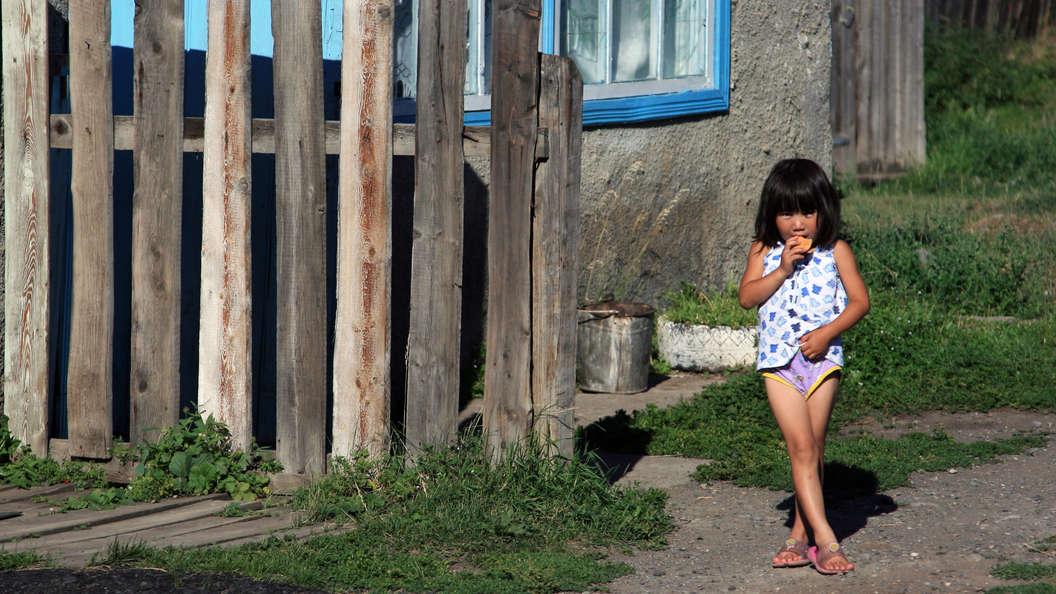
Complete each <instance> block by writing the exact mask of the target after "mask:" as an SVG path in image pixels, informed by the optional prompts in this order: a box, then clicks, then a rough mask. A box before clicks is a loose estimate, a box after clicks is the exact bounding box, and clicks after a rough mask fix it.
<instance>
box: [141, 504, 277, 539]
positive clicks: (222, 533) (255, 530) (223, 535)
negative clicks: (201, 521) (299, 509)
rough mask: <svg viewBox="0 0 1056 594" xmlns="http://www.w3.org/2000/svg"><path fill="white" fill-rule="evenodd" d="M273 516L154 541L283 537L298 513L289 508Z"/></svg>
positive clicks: (163, 537) (164, 537)
mask: <svg viewBox="0 0 1056 594" xmlns="http://www.w3.org/2000/svg"><path fill="white" fill-rule="evenodd" d="M281 509H282V510H283V511H282V512H280V513H277V514H275V515H271V516H260V517H259V518H257V519H255V520H253V521H252V522H240V523H237V524H229V525H226V526H223V527H222V528H218V529H216V530H199V531H196V532H188V533H186V534H181V535H175V536H162V537H160V538H157V539H155V540H153V541H152V544H153V545H154V546H158V547H167V546H170V545H171V546H174V547H188V548H190V547H207V546H212V545H219V544H224V543H229V542H232V541H237V540H241V539H243V538H249V537H253V536H261V535H263V536H264V537H265V538H266V537H267V536H270V535H275V536H279V537H281V536H282V535H283V534H284V533H285V532H284V531H286V530H288V529H289V528H291V527H292V526H293V524H294V522H295V520H296V514H294V513H293V512H291V511H290V510H289V508H281Z"/></svg>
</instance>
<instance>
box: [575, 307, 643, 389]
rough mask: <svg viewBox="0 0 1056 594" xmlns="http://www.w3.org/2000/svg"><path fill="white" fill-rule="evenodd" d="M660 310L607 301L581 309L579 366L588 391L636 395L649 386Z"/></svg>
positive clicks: (578, 340) (583, 385)
mask: <svg viewBox="0 0 1056 594" xmlns="http://www.w3.org/2000/svg"><path fill="white" fill-rule="evenodd" d="M655 314H656V310H654V309H653V308H652V307H650V306H648V305H646V304H644V303H633V302H630V301H615V302H613V301H607V302H602V303H595V304H591V305H588V306H585V307H583V308H582V309H579V310H577V312H576V315H577V318H578V322H579V324H578V331H577V332H576V368H577V373H578V378H579V388H580V389H581V390H583V391H584V392H606V393H611V394H636V393H638V392H644V391H645V389H646V388H648V387H649V354H650V351H651V350H652V345H653V316H654V315H655Z"/></svg>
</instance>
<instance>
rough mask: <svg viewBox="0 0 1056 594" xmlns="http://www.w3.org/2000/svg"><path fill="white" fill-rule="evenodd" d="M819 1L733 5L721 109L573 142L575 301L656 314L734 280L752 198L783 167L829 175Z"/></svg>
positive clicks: (826, 46) (824, 39)
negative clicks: (687, 284) (689, 288)
mask: <svg viewBox="0 0 1056 594" xmlns="http://www.w3.org/2000/svg"><path fill="white" fill-rule="evenodd" d="M828 14H829V2H828V0H734V1H733V5H732V11H731V22H732V32H731V45H732V47H731V50H732V52H731V73H730V75H731V91H730V110H729V112H728V113H720V114H715V115H710V116H700V117H689V118H683V119H678V120H667V121H662V122H656V123H650V124H642V125H634V126H629V127H613V126H606V127H601V128H590V129H586V130H584V131H583V162H582V167H583V181H582V189H581V209H582V219H581V220H582V239H581V242H580V275H579V297H580V299H595V298H599V297H601V296H603V295H605V294H607V293H612V294H614V295H615V297H616V298H618V299H633V300H639V301H643V302H646V303H649V304H652V305H666V301H665V300H663V299H660V296H661V295H662V294H663V293H664V292H666V291H668V290H671V289H674V288H677V287H678V285H679V280H680V279H685V280H687V281H691V282H694V283H697V285H698V286H700V287H702V288H718V287H721V286H722V285H723V284H724V283H725V282H726V280H727V279H728V278H730V277H731V276H733V277H736V278H737V280H738V281H739V279H740V274H741V273H742V272H743V267H744V264H745V261H746V257H747V251H748V245H749V242H750V238H751V231H752V229H751V227H752V223H753V220H754V217H755V209H756V207H757V204H758V198H759V192H760V190H761V188H762V184H763V180H764V179H765V177H766V175H767V173H768V172H769V170H770V168H771V167H772V166H773V164H774V163H776V162H777V161H778V160H780V159H783V158H787V157H794V156H799V157H806V158H811V159H814V160H816V161H817V162H818V163H820V164H821V166H822V167H823V168H824V169H825V170H826V171H831V169H832V162H831V149H832V138H831V134H830V126H829V71H830V67H831V61H830V60H831V46H830V43H829V40H830V29H829V19H828Z"/></svg>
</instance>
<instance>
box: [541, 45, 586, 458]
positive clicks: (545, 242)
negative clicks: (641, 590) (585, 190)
mask: <svg viewBox="0 0 1056 594" xmlns="http://www.w3.org/2000/svg"><path fill="white" fill-rule="evenodd" d="M539 78H540V80H539V127H541V128H546V129H547V130H548V131H549V137H550V155H549V158H548V159H547V160H546V161H542V162H540V163H539V164H538V165H537V166H536V170H535V200H534V205H535V206H534V208H535V216H534V218H533V228H532V404H533V407H534V416H535V427H534V429H535V432H536V434H537V435H538V436H539V438H540V439H539V441H540V443H542V444H547V445H548V447H549V448H551V449H552V450H553V451H554V452H556V453H558V454H560V455H562V456H566V457H571V456H572V453H573V452H572V450H573V445H574V443H573V437H574V431H575V415H574V414H573V407H574V403H575V394H576V296H577V288H578V276H577V274H578V271H579V268H578V261H579V180H580V153H581V148H582V132H583V77H581V76H580V74H579V70H578V69H577V68H576V64H575V62H573V61H572V60H571V59H569V58H562V57H558V56H551V55H549V54H541V67H540V76H539Z"/></svg>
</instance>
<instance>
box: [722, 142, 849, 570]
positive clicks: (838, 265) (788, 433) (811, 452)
mask: <svg viewBox="0 0 1056 594" xmlns="http://www.w3.org/2000/svg"><path fill="white" fill-rule="evenodd" d="M839 223H840V202H839V197H838V196H837V194H836V188H834V187H833V186H832V183H830V182H829V179H828V177H826V175H825V172H824V171H822V169H821V167H819V166H818V164H817V163H814V162H813V161H810V160H807V159H786V160H784V161H781V162H780V163H778V164H777V165H775V166H774V168H773V170H772V171H771V172H770V176H769V177H768V178H767V180H766V183H765V184H764V185H763V193H762V197H761V198H760V201H759V213H758V215H757V216H756V219H755V238H754V241H753V242H752V247H751V250H750V251H749V253H748V267H747V269H746V270H745V271H744V278H743V279H741V288H740V292H739V298H740V302H741V306H742V307H744V308H746V309H749V308H752V307H755V306H759V356H758V358H757V360H756V368H757V369H758V370H759V372H760V373H762V375H763V378H764V382H765V383H766V395H767V398H768V399H769V401H770V408H771V409H772V410H773V411H774V417H776V419H777V424H778V426H779V427H780V428H781V433H782V435H783V436H784V438H785V444H786V445H787V446H788V456H789V458H790V459H791V462H792V482H793V485H794V486H795V489H796V496H795V501H796V513H795V522H794V524H793V525H792V534H791V535H790V537H789V539H788V540H787V541H785V545H784V546H783V547H782V548H781V551H780V552H779V553H778V554H777V556H776V557H774V559H773V566H774V567H798V566H801V565H810V564H812V563H813V565H814V568H815V569H816V570H817V571H818V572H820V573H824V574H833V573H842V572H847V571H851V570H853V569H854V565H853V564H851V563H850V562H849V561H848V560H847V557H846V556H845V555H844V554H843V550H842V549H841V548H840V544H839V543H838V542H837V541H836V534H835V533H833V531H832V527H830V526H829V522H828V520H827V519H826V518H825V503H824V500H823V499H822V493H821V483H822V479H823V476H822V472H823V460H824V457H825V433H826V431H827V430H828V425H829V418H830V417H831V416H832V406H833V404H834V403H835V401H836V391H837V389H838V387H839V382H840V372H841V369H842V366H843V341H842V340H841V338H840V333H842V332H843V331H844V330H847V329H848V328H850V327H851V326H853V325H854V324H856V323H857V322H858V320H861V319H862V318H863V317H864V316H865V314H866V313H868V311H869V293H868V291H867V290H866V288H865V283H864V282H863V281H862V276H861V275H860V274H859V273H858V265H857V264H856V263H855V260H854V254H852V253H851V248H850V246H848V245H847V243H846V242H844V241H842V240H840V239H837V238H836V229H837V227H838V226H839ZM811 534H812V535H813V537H814V543H815V545H816V546H813V547H809V549H808V546H807V543H808V542H809V540H808V539H809V538H810V535H811Z"/></svg>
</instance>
